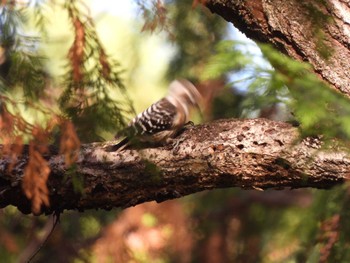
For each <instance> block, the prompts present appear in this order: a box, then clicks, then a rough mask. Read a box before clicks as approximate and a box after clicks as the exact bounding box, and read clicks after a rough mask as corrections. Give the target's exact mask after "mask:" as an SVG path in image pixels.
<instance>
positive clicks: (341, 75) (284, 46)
mask: <svg viewBox="0 0 350 263" xmlns="http://www.w3.org/2000/svg"><path fill="white" fill-rule="evenodd" d="M206 5H207V7H208V8H209V9H210V10H211V11H212V12H214V13H217V14H218V15H220V16H222V17H223V18H225V19H226V20H227V21H229V22H232V23H233V24H234V25H235V26H236V27H237V28H238V29H239V30H241V31H242V32H243V33H245V34H246V35H247V36H248V37H249V38H251V39H254V40H257V41H260V42H263V43H271V44H272V45H274V46H275V47H276V48H277V49H279V50H280V51H282V52H284V53H285V54H287V55H289V56H290V57H293V58H295V59H297V60H301V61H308V62H309V63H310V64H311V65H312V66H313V68H314V71H315V72H316V73H317V74H318V75H320V76H321V77H322V78H323V79H324V80H325V81H327V82H328V83H329V84H331V85H332V86H333V87H334V88H336V89H338V90H339V91H341V92H342V93H344V94H346V95H348V96H350V64H349V63H348V61H350V49H349V47H350V25H349V22H348V20H347V17H349V15H350V8H349V6H348V4H347V3H346V2H344V1H341V0H327V1H299V0H292V1H284V0H269V1H267V0H257V1H236V0H234V1H232V0H208V1H206Z"/></svg>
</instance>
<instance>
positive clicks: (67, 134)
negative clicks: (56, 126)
mask: <svg viewBox="0 0 350 263" xmlns="http://www.w3.org/2000/svg"><path fill="white" fill-rule="evenodd" d="M61 129H62V135H61V141H60V154H63V155H64V160H65V163H66V166H67V167H69V166H71V165H72V164H73V163H75V162H76V161H77V159H78V150H79V148H80V140H79V138H78V135H77V133H76V132H75V128H74V125H73V123H72V122H70V121H65V122H64V123H63V124H62V126H61Z"/></svg>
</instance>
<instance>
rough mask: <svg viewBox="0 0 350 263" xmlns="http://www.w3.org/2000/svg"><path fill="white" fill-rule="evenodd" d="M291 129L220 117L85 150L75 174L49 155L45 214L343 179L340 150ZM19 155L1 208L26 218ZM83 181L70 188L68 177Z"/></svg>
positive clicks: (1, 177)
mask: <svg viewBox="0 0 350 263" xmlns="http://www.w3.org/2000/svg"><path fill="white" fill-rule="evenodd" d="M297 137H298V130H297V128H295V127H293V126H291V125H289V124H286V123H283V122H274V121H270V120H266V119H250V120H221V121H216V122H213V123H210V124H205V125H199V126H195V127H193V128H191V129H189V130H186V131H185V132H184V133H183V134H181V135H180V136H179V137H178V139H181V140H183V141H182V142H180V143H179V146H178V148H176V149H175V150H174V149H172V147H170V146H166V147H158V148H147V149H142V150H125V151H122V152H119V153H118V152H106V151H105V150H104V146H105V145H103V144H97V143H95V144H89V145H84V146H83V147H82V149H81V153H80V156H79V160H78V162H77V164H76V167H75V168H74V169H69V170H68V171H67V169H66V167H65V165H64V158H63V156H61V155H59V154H57V152H56V151H54V150H51V152H50V154H48V156H46V158H47V159H48V161H49V163H50V166H51V174H50V177H49V180H48V187H49V190H50V204H51V205H50V207H46V208H43V210H42V212H44V213H49V214H50V213H53V212H54V211H63V210H64V209H75V210H79V211H83V210H85V209H91V208H95V209H97V208H102V209H111V208H113V207H123V208H125V207H129V206H134V205H136V204H139V203H143V202H146V201H151V200H156V201H158V202H161V201H165V200H168V199H172V198H178V197H181V196H185V195H188V194H192V193H195V192H199V191H202V190H207V189H214V188H225V187H242V188H246V189H259V190H261V189H266V188H276V189H282V188H285V187H287V188H301V187H315V188H329V187H332V186H334V185H336V184H339V183H342V182H344V180H345V179H347V178H348V176H349V171H350V158H348V157H347V153H345V152H341V151H338V152H330V151H324V150H321V149H320V145H321V142H320V140H318V139H315V138H308V139H305V140H302V141H300V142H298V141H297ZM27 160H28V156H27V155H25V154H24V155H23V156H22V157H21V158H20V159H19V161H18V163H17V164H16V166H15V168H14V169H13V170H12V172H11V173H9V172H7V167H8V165H9V160H8V158H2V159H1V160H0V171H1V172H0V196H1V198H0V206H1V207H5V206H7V205H14V206H17V207H18V208H19V209H20V210H21V211H22V212H24V213H29V212H30V208H31V204H30V202H29V201H28V200H27V199H26V197H25V196H24V194H23V191H22V188H21V178H22V176H23V168H24V166H25V164H26V162H27ZM78 177H79V178H81V179H82V180H83V185H84V187H83V191H82V192H79V191H74V188H73V183H72V182H73V178H78Z"/></svg>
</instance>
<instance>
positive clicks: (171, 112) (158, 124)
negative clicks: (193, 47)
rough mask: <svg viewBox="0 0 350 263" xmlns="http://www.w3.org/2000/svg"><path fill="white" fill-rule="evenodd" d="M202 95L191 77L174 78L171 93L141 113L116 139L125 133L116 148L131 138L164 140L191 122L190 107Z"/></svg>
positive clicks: (198, 103)
mask: <svg viewBox="0 0 350 263" xmlns="http://www.w3.org/2000/svg"><path fill="white" fill-rule="evenodd" d="M200 102H201V95H200V93H199V92H198V90H197V88H196V87H195V86H194V85H193V84H192V83H191V82H189V81H188V80H174V81H173V82H172V83H171V84H170V86H169V92H168V95H167V96H166V97H164V98H162V99H161V100H159V101H157V102H156V103H154V104H152V105H151V106H150V107H148V108H147V109H146V110H145V111H143V112H141V113H140V114H138V115H137V116H136V117H135V118H134V119H133V120H132V121H131V122H130V124H129V125H128V127H127V128H126V129H125V130H124V131H122V132H121V133H120V134H117V135H116V138H120V137H121V136H125V138H124V139H123V140H122V141H120V142H119V143H118V144H116V145H114V146H113V150H114V151H116V150H122V149H123V148H125V147H126V146H127V145H128V144H129V143H130V141H132V140H135V141H137V142H140V143H144V142H148V143H164V142H166V141H167V139H169V138H173V137H174V136H176V135H177V133H178V132H179V131H180V130H181V129H182V128H183V126H184V125H185V124H186V123H187V122H188V121H189V111H190V108H191V107H194V106H196V107H199V105H200Z"/></svg>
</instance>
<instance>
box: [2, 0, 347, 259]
mask: <svg viewBox="0 0 350 263" xmlns="http://www.w3.org/2000/svg"><path fill="white" fill-rule="evenodd" d="M5 2H6V1H5ZM196 3H197V2H196V1H194V2H191V1H185V0H177V1H165V4H166V5H164V4H163V2H161V1H146V0H136V1H123V2H121V1H118V2H117V1H115V2H113V3H112V2H111V1H107V0H104V1H97V0H90V1H63V0H61V1H44V0H42V1H39V0H38V1H30V2H26V1H24V2H23V3H21V4H19V6H12V4H11V3H8V4H3V3H2V4H1V9H0V10H1V15H0V41H1V50H0V51H1V52H0V75H1V81H0V91H1V98H0V99H1V109H3V107H4V105H5V106H6V109H7V110H8V111H9V112H10V113H11V114H13V115H14V116H17V115H18V116H21V118H23V119H24V123H25V125H27V126H28V128H27V129H17V130H15V131H13V132H16V133H18V134H21V135H24V138H28V139H29V138H30V136H31V135H30V132H29V131H30V127H31V126H33V125H41V126H45V125H48V124H47V122H48V121H49V120H50V117H51V116H52V114H57V115H63V116H65V117H66V118H68V119H70V120H72V122H73V123H74V127H75V128H76V130H77V133H78V136H79V139H80V140H81V141H82V142H90V141H97V140H106V139H111V138H112V137H113V134H114V133H115V132H116V131H117V130H118V129H121V128H122V127H123V126H124V125H125V123H127V121H128V120H129V119H130V118H131V117H132V116H133V114H134V112H139V111H141V110H143V109H144V108H146V107H147V106H149V105H150V104H151V103H152V102H154V101H156V100H157V99H159V98H160V97H162V96H163V95H164V94H165V93H166V86H167V83H169V82H170V81H171V80H172V79H174V78H177V77H184V78H189V79H191V80H192V81H194V82H195V83H196V84H197V85H198V87H199V89H200V91H201V92H202V94H203V96H204V98H205V110H204V112H203V113H204V114H203V120H202V121H210V120H213V119H218V118H231V117H235V118H241V117H244V118H252V117H264V118H270V119H274V120H282V121H292V122H293V123H295V124H296V125H298V126H299V128H300V131H301V134H302V136H310V135H311V136H316V135H317V136H318V135H320V134H321V135H322V136H323V138H324V139H326V140H327V142H328V146H331V147H332V145H333V144H332V142H333V141H332V140H333V139H334V138H336V139H337V140H338V142H339V143H342V144H343V145H345V146H346V145H347V142H348V141H349V136H350V129H349V128H348V127H350V123H349V122H350V119H349V117H348V116H350V115H349V112H350V106H349V105H350V104H349V101H348V99H347V98H345V97H344V96H342V95H341V94H339V93H336V92H334V91H333V90H331V89H330V88H329V87H327V85H326V84H325V83H323V82H322V81H321V80H320V79H319V78H318V77H316V76H315V75H314V74H313V73H311V71H310V68H309V66H308V65H307V64H305V63H300V62H296V61H293V60H291V59H289V58H287V57H286V56H284V55H282V54H281V53H279V52H277V51H276V50H274V49H273V48H271V47H270V46H268V45H265V44H259V43H258V44H256V43H254V42H252V41H250V40H248V39H246V38H245V37H244V36H243V35H242V34H241V33H240V32H238V31H237V30H236V29H235V28H233V27H232V25H230V24H227V23H226V22H225V21H224V20H223V19H221V18H220V17H218V16H216V15H213V14H211V13H210V12H209V11H208V10H207V9H206V8H204V7H202V6H201V5H196ZM82 30H85V31H84V36H85V37H82V35H81V34H82ZM79 32H80V35H79ZM74 59H75V60H74ZM77 61H78V62H79V63H78V64H74V63H76V62H77ZM107 62H108V63H107ZM131 101H132V102H133V104H134V105H132V103H131ZM134 109H135V110H134ZM197 119H198V117H197ZM52 133H53V135H52V142H53V143H55V142H56V140H57V138H58V137H59V131H58V130H57V131H56V130H53V132H52ZM25 136H27V137H25ZM24 141H25V140H24ZM349 211H350V210H349V189H348V186H347V185H344V186H340V187H335V188H333V189H331V190H305V189H301V190H283V191H274V190H268V191H265V192H258V191H248V190H241V189H221V190H214V191H210V192H202V193H198V194H194V195H191V196H188V197H185V198H182V199H179V200H173V201H167V202H164V203H161V204H156V203H153V202H151V203H146V204H141V205H138V206H136V207H134V208H129V209H125V210H118V209H113V210H112V211H85V212H83V213H79V212H71V211H70V212H64V213H63V214H62V215H61V218H60V222H59V224H58V225H57V227H56V229H55V230H54V232H53V233H52V235H51V236H50V238H49V239H48V241H47V243H46V244H45V245H44V247H43V248H42V249H41V250H40V252H39V253H38V254H37V255H36V257H35V259H34V260H33V262H180V263H181V262H184V263H186V262H349V261H350V253H349V251H350V250H349V245H350V243H349V236H350V231H349V230H350V229H349V224H348V222H347V218H349V215H348V213H349ZM53 223H54V219H53V218H52V217H45V216H40V217H33V216H28V215H22V214H20V213H19V212H18V211H17V210H16V208H14V207H7V208H5V209H2V210H0V229H1V231H0V232H1V234H0V258H1V261H3V262H26V260H28V259H29V258H30V257H31V255H33V253H35V251H36V250H37V249H38V247H39V246H40V244H41V243H42V242H43V241H44V239H45V237H46V235H47V234H48V233H49V232H50V230H51V227H52V225H53Z"/></svg>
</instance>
